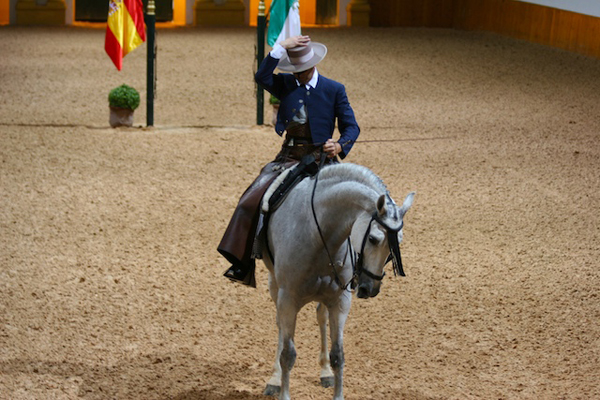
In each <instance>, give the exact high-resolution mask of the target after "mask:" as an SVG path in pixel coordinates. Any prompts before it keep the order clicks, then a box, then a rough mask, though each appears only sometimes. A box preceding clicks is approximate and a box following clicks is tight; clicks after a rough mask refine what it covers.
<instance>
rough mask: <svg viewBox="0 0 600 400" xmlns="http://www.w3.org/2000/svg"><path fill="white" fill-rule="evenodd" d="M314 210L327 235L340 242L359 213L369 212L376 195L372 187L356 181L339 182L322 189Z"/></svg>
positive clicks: (348, 234)
mask: <svg viewBox="0 0 600 400" xmlns="http://www.w3.org/2000/svg"><path fill="white" fill-rule="evenodd" d="M320 193H321V195H320V196H318V197H317V200H316V202H315V211H316V212H317V216H318V218H319V221H324V223H322V228H323V230H324V231H325V234H326V235H327V237H330V238H331V239H332V241H333V242H337V243H341V242H343V241H344V240H345V239H346V238H347V237H348V236H350V232H351V230H352V225H353V224H354V222H355V221H356V219H357V218H358V217H359V216H360V214H361V213H365V212H366V213H371V212H373V208H374V206H375V202H376V199H377V197H378V195H377V193H376V192H375V190H373V189H372V188H370V187H368V186H365V185H362V184H358V183H356V182H339V183H335V184H333V185H331V186H330V187H328V188H327V190H322V191H321V192H320Z"/></svg>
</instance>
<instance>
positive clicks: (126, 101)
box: [108, 84, 140, 110]
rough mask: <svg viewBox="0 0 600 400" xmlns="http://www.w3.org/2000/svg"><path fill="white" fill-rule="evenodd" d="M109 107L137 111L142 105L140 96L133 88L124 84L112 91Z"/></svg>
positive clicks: (109, 95) (109, 96) (109, 97)
mask: <svg viewBox="0 0 600 400" xmlns="http://www.w3.org/2000/svg"><path fill="white" fill-rule="evenodd" d="M108 105H110V106H111V107H118V108H127V109H129V110H135V109H136V108H138V106H139V105H140V94H139V93H138V91H137V90H135V89H134V88H132V87H131V86H127V85H125V84H123V85H121V86H118V87H116V88H114V89H113V90H111V91H110V93H109V94H108Z"/></svg>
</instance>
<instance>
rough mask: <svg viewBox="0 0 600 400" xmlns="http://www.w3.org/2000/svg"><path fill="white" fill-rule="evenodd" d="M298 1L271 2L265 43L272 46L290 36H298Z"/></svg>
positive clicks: (278, 0)
mask: <svg viewBox="0 0 600 400" xmlns="http://www.w3.org/2000/svg"><path fill="white" fill-rule="evenodd" d="M298 7H299V5H298V0H273V2H272V3H271V12H270V14H269V29H268V31H267V43H268V44H269V46H271V47H272V46H273V45H274V44H275V43H279V42H281V41H282V40H285V39H287V38H289V37H291V36H297V35H300V12H299V11H298Z"/></svg>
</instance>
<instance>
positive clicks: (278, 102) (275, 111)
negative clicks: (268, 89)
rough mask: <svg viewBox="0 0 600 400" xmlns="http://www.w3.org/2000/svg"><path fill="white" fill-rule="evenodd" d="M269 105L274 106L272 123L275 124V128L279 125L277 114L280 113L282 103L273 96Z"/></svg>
mask: <svg viewBox="0 0 600 400" xmlns="http://www.w3.org/2000/svg"><path fill="white" fill-rule="evenodd" d="M269 104H271V105H272V106H273V118H272V119H271V121H272V122H273V126H275V125H276V124H277V113H278V112H279V104H281V101H279V99H278V98H277V97H275V96H273V95H271V97H270V98H269Z"/></svg>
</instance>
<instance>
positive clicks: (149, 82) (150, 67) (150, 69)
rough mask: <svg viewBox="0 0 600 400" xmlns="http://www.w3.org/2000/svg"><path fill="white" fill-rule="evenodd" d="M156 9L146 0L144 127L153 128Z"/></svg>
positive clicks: (149, 0) (151, 1) (151, 2)
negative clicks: (146, 41) (146, 36)
mask: <svg viewBox="0 0 600 400" xmlns="http://www.w3.org/2000/svg"><path fill="white" fill-rule="evenodd" d="M155 10H156V7H155V5H154V0H148V8H147V11H146V28H147V35H148V43H147V45H148V48H147V50H148V55H147V64H146V96H147V97H146V125H147V126H154V82H155V77H154V72H155V69H156V44H155V40H154V39H155V36H156V28H155V25H156V15H155Z"/></svg>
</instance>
